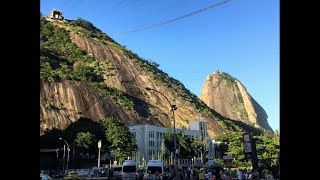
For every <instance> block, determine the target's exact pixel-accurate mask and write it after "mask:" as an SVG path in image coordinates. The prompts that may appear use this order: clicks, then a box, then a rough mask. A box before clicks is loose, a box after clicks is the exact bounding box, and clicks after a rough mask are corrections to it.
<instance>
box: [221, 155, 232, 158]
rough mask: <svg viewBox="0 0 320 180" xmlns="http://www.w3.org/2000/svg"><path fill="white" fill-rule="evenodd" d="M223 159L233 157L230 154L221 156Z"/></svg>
mask: <svg viewBox="0 0 320 180" xmlns="http://www.w3.org/2000/svg"><path fill="white" fill-rule="evenodd" d="M223 159H233V158H232V155H227V156H223Z"/></svg>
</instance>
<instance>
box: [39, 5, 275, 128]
mask: <svg viewBox="0 0 320 180" xmlns="http://www.w3.org/2000/svg"><path fill="white" fill-rule="evenodd" d="M223 1H224V0H219V1H218V0H157V1H156V0H40V11H41V13H42V14H43V15H48V14H49V13H50V11H51V10H52V9H54V8H55V9H60V10H62V11H63V13H64V15H65V18H67V19H77V17H81V18H83V19H85V20H88V21H90V22H92V23H93V24H94V26H96V27H97V28H99V29H101V30H102V31H103V32H105V33H106V34H108V35H109V36H110V37H111V38H113V39H114V40H115V41H116V42H118V43H119V44H121V45H125V46H126V47H127V49H129V50H131V51H133V52H135V53H137V54H138V55H139V56H140V57H142V58H144V59H149V60H152V61H154V62H157V63H158V64H160V66H159V68H160V69H161V70H163V71H164V72H166V73H168V74H169V75H170V76H171V77H173V78H175V79H177V80H179V81H180V82H182V83H183V84H184V85H185V86H186V88H187V89H189V90H190V91H191V92H193V93H194V94H196V95H197V96H200V93H201V89H202V86H203V84H204V81H205V79H206V77H207V75H209V74H210V73H212V72H213V71H214V70H216V69H217V70H219V71H220V72H226V73H228V74H230V75H231V76H233V77H235V78H237V79H238V80H240V81H241V82H242V84H243V85H244V86H245V87H246V88H247V90H248V92H249V93H250V94H251V96H252V97H253V98H254V99H255V100H256V101H257V102H258V103H259V104H260V105H261V106H262V107H263V108H264V109H265V111H266V112H267V114H268V122H269V124H270V126H271V128H272V129H273V130H276V129H277V130H279V112H280V108H279V90H280V88H279V85H280V82H279V80H280V69H279V66H280V61H279V31H280V30H279V0H231V1H229V2H227V3H225V4H223V5H221V6H217V7H214V8H211V9H208V10H206V11H202V12H200V13H197V14H194V15H192V16H188V17H186V18H182V19H179V20H177V21H173V22H171V23H168V24H164V25H162V26H157V27H154V28H151V29H147V30H144V31H138V32H132V33H127V34H122V35H119V34H118V33H121V32H127V31H130V30H135V29H141V28H144V27H148V26H151V25H154V24H159V23H162V22H166V21H168V20H171V19H175V18H178V17H181V16H183V15H187V14H189V13H192V12H195V11H198V10H201V9H204V8H206V7H209V6H211V5H213V4H216V3H219V2H223Z"/></svg>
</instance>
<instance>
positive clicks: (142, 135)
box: [130, 128, 145, 166]
mask: <svg viewBox="0 0 320 180" xmlns="http://www.w3.org/2000/svg"><path fill="white" fill-rule="evenodd" d="M130 129H131V130H134V131H137V132H138V133H139V134H140V136H141V137H142V142H143V154H142V155H143V156H142V159H143V160H144V154H145V142H144V137H143V135H142V133H141V132H140V131H138V130H137V129H135V128H130ZM143 160H142V165H143V166H144V164H143Z"/></svg>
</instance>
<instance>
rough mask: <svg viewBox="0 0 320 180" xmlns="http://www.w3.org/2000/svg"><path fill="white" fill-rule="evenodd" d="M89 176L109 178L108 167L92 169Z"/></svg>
mask: <svg viewBox="0 0 320 180" xmlns="http://www.w3.org/2000/svg"><path fill="white" fill-rule="evenodd" d="M90 174H91V176H99V177H107V176H109V168H108V167H93V168H92V169H91V171H90Z"/></svg>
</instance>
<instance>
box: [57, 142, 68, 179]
mask: <svg viewBox="0 0 320 180" xmlns="http://www.w3.org/2000/svg"><path fill="white" fill-rule="evenodd" d="M59 139H60V140H62V141H64V142H65V143H66V145H67V151H68V155H67V167H66V170H67V172H68V164H69V152H70V148H69V144H68V142H67V141H66V140H64V139H62V138H61V137H60V138H59ZM65 173H66V172H65Z"/></svg>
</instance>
